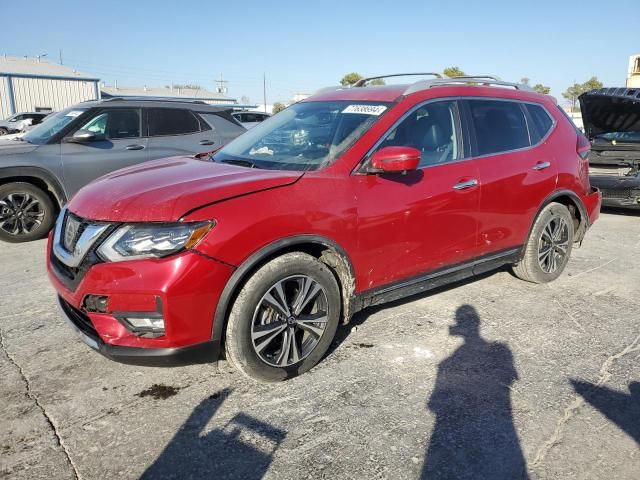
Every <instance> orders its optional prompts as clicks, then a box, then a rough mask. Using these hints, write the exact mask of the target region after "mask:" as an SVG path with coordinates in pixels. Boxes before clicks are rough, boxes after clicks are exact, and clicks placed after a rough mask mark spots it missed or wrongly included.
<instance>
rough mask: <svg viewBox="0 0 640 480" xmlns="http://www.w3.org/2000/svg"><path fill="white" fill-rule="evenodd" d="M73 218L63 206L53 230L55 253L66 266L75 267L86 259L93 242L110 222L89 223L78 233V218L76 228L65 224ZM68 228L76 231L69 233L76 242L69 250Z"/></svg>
mask: <svg viewBox="0 0 640 480" xmlns="http://www.w3.org/2000/svg"><path fill="white" fill-rule="evenodd" d="M71 219H72V217H71V216H70V215H68V213H67V208H66V207H65V208H63V209H62V211H61V212H60V216H59V217H58V221H57V222H56V227H55V230H54V232H53V253H54V254H55V256H56V257H58V260H60V261H61V262H62V263H64V264H65V265H66V266H68V267H72V268H75V267H78V266H79V265H80V264H81V263H82V260H84V257H85V256H86V255H87V253H88V252H89V250H90V249H91V247H92V246H93V244H94V243H95V242H96V241H97V240H98V238H100V235H102V234H103V233H104V232H105V231H106V230H107V229H108V228H109V224H108V223H89V224H88V225H86V227H85V228H84V229H83V230H82V232H81V233H80V235H78V232H79V230H80V223H79V222H77V220H76V223H78V226H76V227H75V228H73V227H66V226H65V223H68V220H71ZM65 220H66V221H65ZM63 227H64V230H65V231H64V232H63V231H62V230H63ZM67 228H71V231H75V234H74V235H71V234H69V238H71V243H75V244H74V245H72V246H73V249H69V250H67V232H68V230H67ZM76 236H77V237H78V238H77V239H76V238H75V237H76ZM63 242H64V245H63Z"/></svg>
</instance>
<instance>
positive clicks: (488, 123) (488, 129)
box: [469, 100, 531, 155]
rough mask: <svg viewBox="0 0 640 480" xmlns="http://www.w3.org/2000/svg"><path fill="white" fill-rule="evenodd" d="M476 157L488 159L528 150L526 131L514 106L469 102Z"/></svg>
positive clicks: (508, 102) (519, 113)
mask: <svg viewBox="0 0 640 480" xmlns="http://www.w3.org/2000/svg"><path fill="white" fill-rule="evenodd" d="M469 108H470V111H471V121H472V123H473V127H474V129H475V133H476V142H477V148H478V155H491V154H496V153H501V152H508V151H510V150H518V149H520V148H525V147H529V146H530V145H531V142H530V139H529V131H528V130H527V122H526V120H525V116H524V111H523V110H522V108H521V104H520V103H518V102H510V101H498V100H469Z"/></svg>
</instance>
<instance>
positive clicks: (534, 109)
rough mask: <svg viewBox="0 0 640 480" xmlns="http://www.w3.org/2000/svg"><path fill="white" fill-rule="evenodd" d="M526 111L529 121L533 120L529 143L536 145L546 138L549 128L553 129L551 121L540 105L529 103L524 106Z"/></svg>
mask: <svg viewBox="0 0 640 480" xmlns="http://www.w3.org/2000/svg"><path fill="white" fill-rule="evenodd" d="M526 109H527V111H528V112H529V116H530V117H531V120H533V127H534V128H532V129H531V142H532V143H534V144H536V143H538V142H539V141H540V140H542V139H543V138H544V137H546V136H547V134H548V133H549V131H550V130H551V127H553V120H552V119H551V117H550V116H549V114H548V113H547V111H546V110H545V109H544V108H543V107H541V106H540V105H533V104H530V103H529V104H527V105H526Z"/></svg>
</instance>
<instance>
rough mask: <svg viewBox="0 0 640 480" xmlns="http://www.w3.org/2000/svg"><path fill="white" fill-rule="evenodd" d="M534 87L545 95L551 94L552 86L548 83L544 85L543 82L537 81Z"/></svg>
mask: <svg viewBox="0 0 640 480" xmlns="http://www.w3.org/2000/svg"><path fill="white" fill-rule="evenodd" d="M533 89H534V90H535V91H536V92H538V93H542V94H544V95H549V92H550V91H551V87H547V86H546V85H543V84H541V83H536V84H535V85H534V86H533Z"/></svg>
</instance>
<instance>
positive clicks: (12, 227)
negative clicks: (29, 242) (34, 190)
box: [0, 192, 45, 236]
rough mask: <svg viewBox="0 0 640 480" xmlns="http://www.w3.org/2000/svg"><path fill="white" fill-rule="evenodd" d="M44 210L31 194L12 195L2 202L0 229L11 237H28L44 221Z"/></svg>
mask: <svg viewBox="0 0 640 480" xmlns="http://www.w3.org/2000/svg"><path fill="white" fill-rule="evenodd" d="M44 214H45V212H44V208H43V206H42V204H41V203H40V201H39V200H38V199H37V198H36V197H34V196H33V195H31V194H29V193H21V192H17V193H10V194H9V195H7V196H6V197H4V198H2V199H1V200H0V228H1V229H2V230H4V231H5V232H7V233H8V234H10V235H15V236H19V235H26V234H29V233H31V232H33V231H34V230H35V229H37V228H38V227H39V226H40V225H41V224H42V221H43V220H44Z"/></svg>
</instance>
